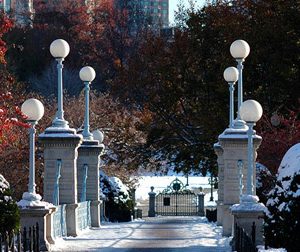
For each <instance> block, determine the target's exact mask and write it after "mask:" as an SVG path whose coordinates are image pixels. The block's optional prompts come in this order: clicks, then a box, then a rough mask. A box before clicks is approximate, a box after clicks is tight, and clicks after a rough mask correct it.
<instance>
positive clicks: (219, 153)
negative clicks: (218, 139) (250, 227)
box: [214, 143, 224, 225]
mask: <svg viewBox="0 0 300 252" xmlns="http://www.w3.org/2000/svg"><path fill="white" fill-rule="evenodd" d="M214 150H215V153H216V155H217V157H218V159H217V162H218V178H219V182H218V201H217V225H222V222H223V210H224V209H223V208H224V158H223V149H222V147H221V145H220V144H219V143H215V144H214Z"/></svg>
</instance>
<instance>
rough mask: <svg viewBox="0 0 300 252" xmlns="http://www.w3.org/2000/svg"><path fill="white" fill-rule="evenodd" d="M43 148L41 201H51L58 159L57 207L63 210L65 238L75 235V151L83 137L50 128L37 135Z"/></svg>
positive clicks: (76, 153) (66, 130)
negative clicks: (64, 208) (64, 214)
mask: <svg viewBox="0 0 300 252" xmlns="http://www.w3.org/2000/svg"><path fill="white" fill-rule="evenodd" d="M39 141H40V142H41V144H42V145H43V147H44V200H45V201H48V202H51V203H55V202H54V191H55V183H56V173H57V163H58V160H61V171H60V178H59V204H68V206H67V207H66V216H67V218H66V223H67V235H71V236H76V235H77V231H76V215H77V213H76V209H77V206H78V205H77V156H78V152H77V149H78V147H79V145H80V143H81V141H82V136H81V135H78V134H76V133H75V130H74V129H70V128H68V129H65V128H59V127H57V128H56V127H49V128H47V129H46V131H45V132H44V133H42V134H41V135H40V136H39Z"/></svg>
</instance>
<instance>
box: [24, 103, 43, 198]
mask: <svg viewBox="0 0 300 252" xmlns="http://www.w3.org/2000/svg"><path fill="white" fill-rule="evenodd" d="M21 111H22V112H23V113H24V114H25V115H26V116H27V122H28V123H29V124H30V126H31V127H30V129H29V136H30V138H29V139H30V140H29V141H30V158H29V183H28V193H29V195H30V196H31V200H36V199H38V200H40V199H41V197H40V196H39V195H38V197H35V195H36V191H35V187H36V185H35V144H34V141H35V125H36V124H37V122H38V121H39V120H40V119H41V118H42V117H43V115H44V106H43V104H42V103H41V102H40V101H39V100H37V99H28V100H26V101H25V102H24V103H23V104H22V107H21ZM23 198H24V196H23Z"/></svg>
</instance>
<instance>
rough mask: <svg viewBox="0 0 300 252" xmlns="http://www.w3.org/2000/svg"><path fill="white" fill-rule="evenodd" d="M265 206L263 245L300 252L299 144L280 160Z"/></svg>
mask: <svg viewBox="0 0 300 252" xmlns="http://www.w3.org/2000/svg"><path fill="white" fill-rule="evenodd" d="M266 206H267V208H268V212H267V216H266V227H265V232H266V234H265V236H266V242H267V244H268V245H271V246H273V247H284V248H286V249H287V250H288V251H289V252H290V251H292V252H294V251H295V252H296V251H300V243H299V233H300V218H299V216H300V144H296V145H294V146H293V147H292V148H290V149H289V150H288V152H287V153H286V154H285V156H284V158H283V160H282V161H281V164H280V167H279V169H278V174H277V181H276V186H275V188H274V189H273V190H272V191H271V192H270V194H269V199H268V201H267V204H266Z"/></svg>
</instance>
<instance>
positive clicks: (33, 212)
mask: <svg viewBox="0 0 300 252" xmlns="http://www.w3.org/2000/svg"><path fill="white" fill-rule="evenodd" d="M54 211H55V208H45V207H28V208H21V209H20V217H21V227H22V228H24V227H26V229H27V230H28V229H29V227H31V228H32V226H35V225H36V223H38V224H39V236H40V237H39V238H40V249H41V251H51V244H53V238H52V235H51V227H52V223H51V215H52V213H53V212H54ZM48 218H50V219H48ZM47 219H48V220H47Z"/></svg>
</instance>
